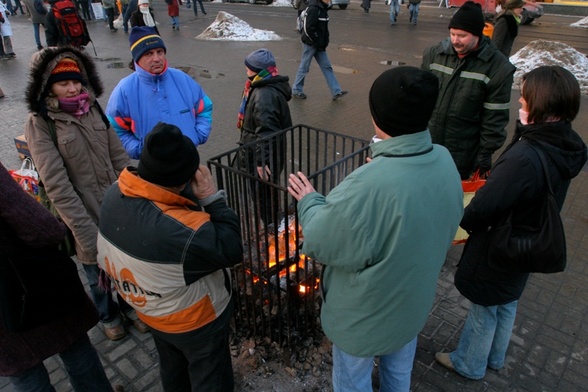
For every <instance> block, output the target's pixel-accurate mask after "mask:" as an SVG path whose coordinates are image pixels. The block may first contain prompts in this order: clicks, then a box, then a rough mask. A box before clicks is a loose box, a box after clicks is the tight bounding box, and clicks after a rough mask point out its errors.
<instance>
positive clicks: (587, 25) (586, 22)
mask: <svg viewBox="0 0 588 392" xmlns="http://www.w3.org/2000/svg"><path fill="white" fill-rule="evenodd" d="M570 26H572V27H582V28H584V29H588V16H587V17H585V18H584V19H580V20H579V21H577V22H576V23H572V24H571V25H570Z"/></svg>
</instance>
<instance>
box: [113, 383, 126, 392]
mask: <svg viewBox="0 0 588 392" xmlns="http://www.w3.org/2000/svg"><path fill="white" fill-rule="evenodd" d="M112 388H113V389H114V392H125V387H123V386H122V385H120V384H117V385H113V386H112Z"/></svg>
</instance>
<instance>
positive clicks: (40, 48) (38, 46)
mask: <svg viewBox="0 0 588 392" xmlns="http://www.w3.org/2000/svg"><path fill="white" fill-rule="evenodd" d="M43 49H45V48H44V47H43V45H37V50H43Z"/></svg>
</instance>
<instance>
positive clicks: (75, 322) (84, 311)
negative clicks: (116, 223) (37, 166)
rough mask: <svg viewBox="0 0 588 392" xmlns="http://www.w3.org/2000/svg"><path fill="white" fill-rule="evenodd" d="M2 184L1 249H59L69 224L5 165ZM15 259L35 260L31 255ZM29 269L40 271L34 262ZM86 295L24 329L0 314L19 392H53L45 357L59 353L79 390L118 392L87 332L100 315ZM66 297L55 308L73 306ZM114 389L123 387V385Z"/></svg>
mask: <svg viewBox="0 0 588 392" xmlns="http://www.w3.org/2000/svg"><path fill="white" fill-rule="evenodd" d="M0 188H1V189H2V192H0V249H3V248H4V246H8V247H10V246H17V247H18V248H19V252H20V253H21V254H23V255H24V254H26V252H28V249H31V248H45V247H55V248H57V246H58V244H59V243H60V241H61V240H62V239H63V236H64V235H65V226H64V225H63V224H62V223H60V222H59V221H58V220H57V219H56V218H55V217H54V216H53V215H51V213H50V212H49V211H48V210H47V209H46V208H45V207H43V206H42V205H41V204H40V203H38V202H37V201H36V200H35V199H34V198H33V197H31V196H30V195H28V194H27V193H26V192H24V191H23V190H22V188H21V187H20V185H19V184H18V183H17V182H16V181H14V179H13V178H12V177H11V176H10V174H9V173H8V171H7V170H6V168H4V166H3V165H2V163H0ZM2 252H3V251H0V253H2ZM2 259H3V260H4V255H2ZM14 260H16V261H17V262H20V263H26V262H29V263H30V262H31V257H30V256H26V257H23V259H17V258H14V259H13V261H14ZM44 261H45V260H44ZM3 262H4V261H3ZM24 267H25V268H30V269H31V270H33V271H34V270H35V266H34V265H27V266H24ZM84 297H85V298H84V299H81V300H80V299H79V298H77V299H75V305H72V309H75V310H72V311H70V312H64V314H63V316H60V317H57V318H55V319H53V320H50V321H47V322H41V324H40V325H38V326H34V327H32V328H31V329H26V330H23V331H19V332H12V331H9V330H7V329H5V328H4V322H3V320H2V314H0V376H2V377H8V379H9V380H10V383H11V384H12V386H13V387H14V390H15V391H17V392H21V391H32V390H35V391H41V390H42V391H54V390H55V389H53V387H52V386H51V381H50V379H49V373H48V372H47V368H46V367H45V365H44V364H43V361H44V360H45V359H47V358H49V357H51V356H53V355H56V354H58V355H59V357H60V358H61V360H62V361H63V363H64V364H65V369H66V371H67V377H68V378H69V381H70V383H71V385H72V387H73V389H74V391H77V392H92V391H94V392H109V391H110V392H111V391H113V388H112V386H111V385H110V382H109V381H108V378H107V376H106V373H105V372H104V368H103V367H102V363H101V362H100V358H99V357H98V354H97V352H96V349H95V348H94V346H92V343H91V342H90V339H89V338H88V334H87V331H88V330H90V329H91V328H92V327H93V326H94V325H96V323H97V322H98V314H97V312H96V308H95V307H94V305H93V304H92V301H90V298H88V296H87V295H84ZM63 301H64V302H63V303H61V304H59V303H56V304H55V307H59V306H62V307H63V306H69V305H68V303H70V302H72V301H73V299H72V298H68V297H64V298H63ZM115 390H116V391H124V389H123V388H122V387H121V386H116V387H115Z"/></svg>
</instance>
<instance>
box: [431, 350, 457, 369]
mask: <svg viewBox="0 0 588 392" xmlns="http://www.w3.org/2000/svg"><path fill="white" fill-rule="evenodd" d="M435 361H437V362H438V363H439V364H440V365H441V366H443V367H445V368H446V369H449V370H451V371H455V366H453V363H452V362H451V358H450V357H449V353H436V354H435Z"/></svg>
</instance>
